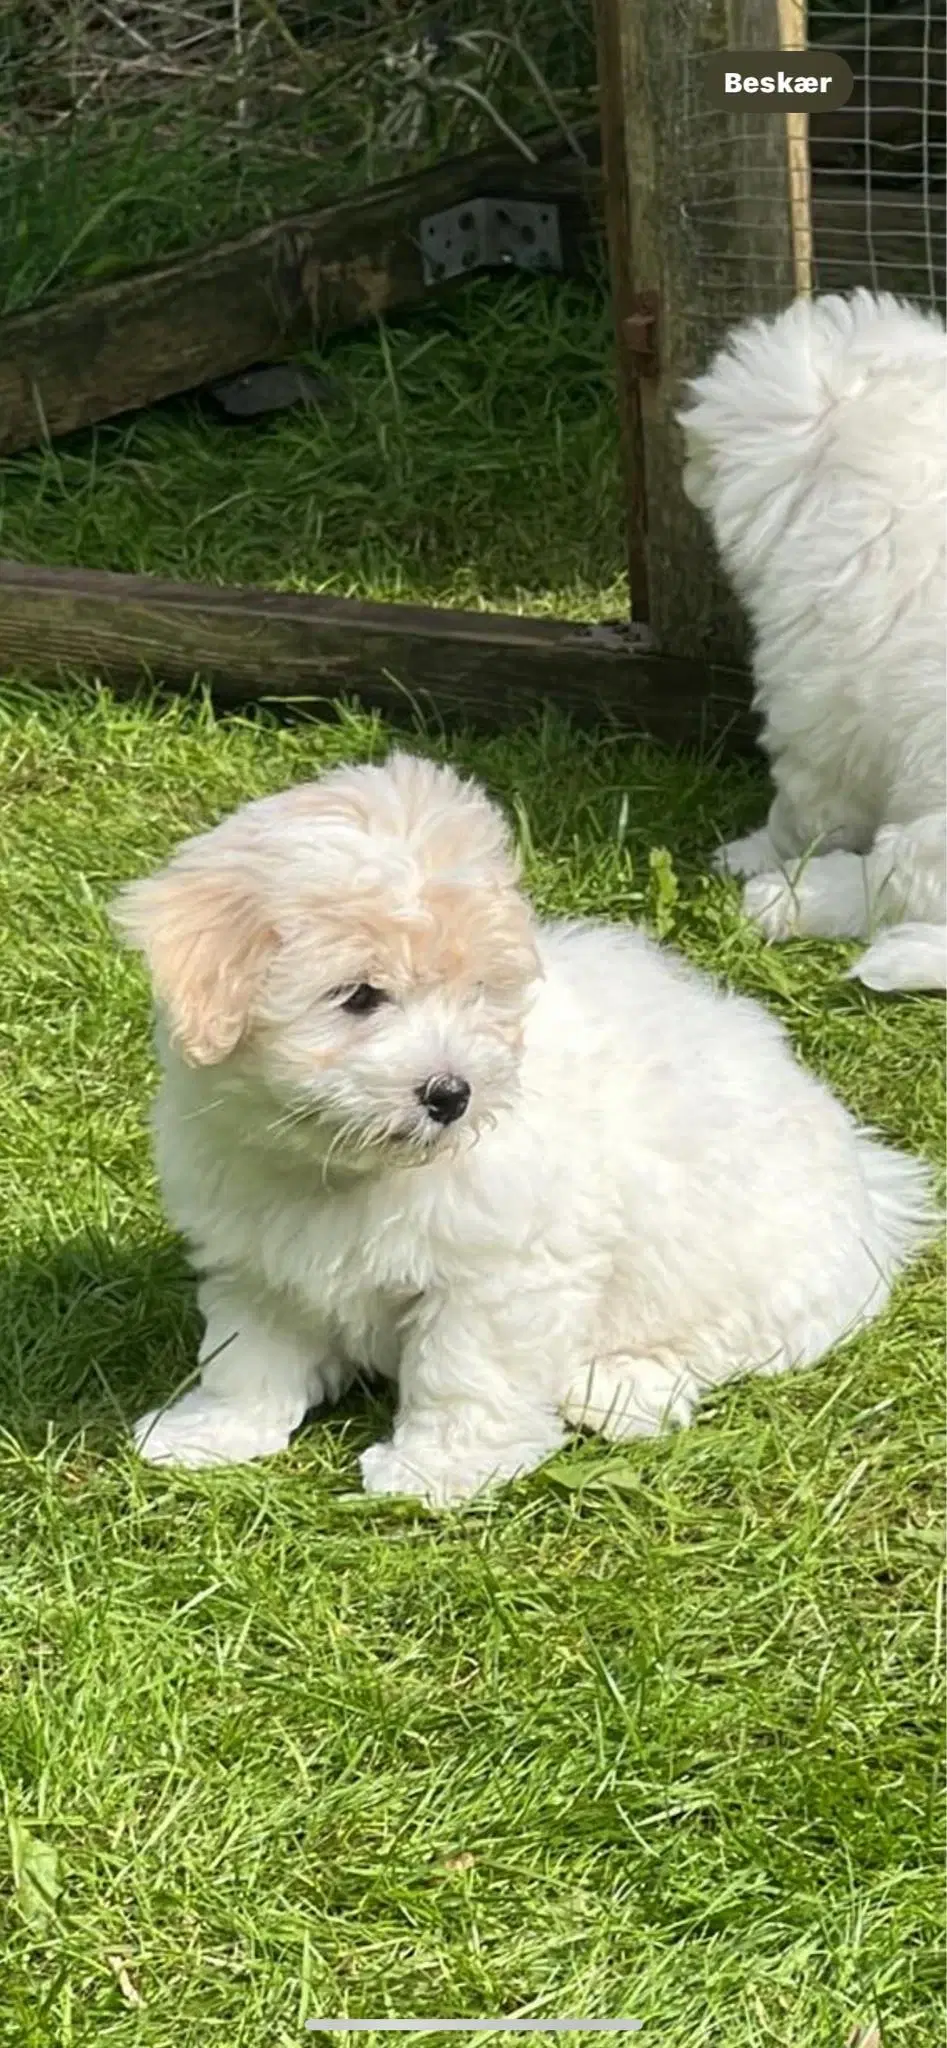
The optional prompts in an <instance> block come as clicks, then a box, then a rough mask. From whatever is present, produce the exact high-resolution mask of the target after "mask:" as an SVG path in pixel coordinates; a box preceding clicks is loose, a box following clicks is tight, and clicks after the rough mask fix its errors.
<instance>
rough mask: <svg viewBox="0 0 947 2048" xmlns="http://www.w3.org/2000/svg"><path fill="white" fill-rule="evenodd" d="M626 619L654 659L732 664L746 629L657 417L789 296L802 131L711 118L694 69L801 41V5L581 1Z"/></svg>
mask: <svg viewBox="0 0 947 2048" xmlns="http://www.w3.org/2000/svg"><path fill="white" fill-rule="evenodd" d="M596 6H597V27H598V46H599V74H600V91H601V103H602V150H603V168H604V176H605V209H606V219H607V225H608V237H609V254H610V264H611V273H612V288H613V295H614V301H615V317H616V329H617V345H618V372H619V392H620V411H621V428H622V442H623V466H624V472H625V486H626V499H627V504H628V533H629V548H628V553H629V572H630V578H631V590H632V615H633V617H634V618H636V619H637V620H638V621H639V622H642V623H647V624H648V626H649V627H650V630H651V634H652V636H653V639H654V642H655V644H656V646H657V647H659V648H660V649H661V650H662V651H664V652H667V653H671V652H673V653H675V654H679V655H687V656H689V657H692V658H695V659H702V660H708V661H722V662H726V663H728V664H736V665H739V664H743V663H745V662H746V661H747V659H748V652H749V650H748V643H747V634H746V627H745V623H744V620H743V616H742V613H741V612H740V608H739V606H738V605H737V603H736V600H735V599H734V597H733V595H732V593H731V592H730V590H729V588H728V586H727V583H726V581H725V579H724V577H723V575H722V573H721V570H720V568H719V565H718V563H717V561H716V557H715V553H714V549H713V544H712V542H711V540H710V536H709V533H708V530H707V527H706V524H705V522H704V520H703V519H702V518H701V516H700V515H699V514H698V513H696V512H695V511H694V510H693V508H692V506H691V505H690V504H689V503H688V501H687V499H686V498H685V496H684V492H683V489H682V484H681V470H682V451H681V438H680V431H679V429H678V428H677V426H676V425H675V421H674V414H675V412H676V410H677V408H678V406H679V405H680V403H681V398H682V386H683V383H684V380H685V379H686V378H687V377H688V376H691V375H693V374H694V373H695V372H697V371H699V370H701V369H703V368H704V367H705V366H706V364H707V363H708V361H709V359H710V357H711V355H712V353H713V351H714V349H715V348H716V347H717V345H718V344H719V342H720V341H721V340H722V338H723V336H724V335H725V333H726V332H727V330H728V329H729V328H730V327H731V326H733V325H734V323H735V322H736V321H738V320H742V319H745V318H747V317H748V316H750V315H752V314H754V313H769V312H775V311H778V310H779V309H780V308H781V307H782V306H784V305H786V304H788V302H789V301H790V299H792V298H793V297H794V295H795V293H796V291H797V290H800V289H803V290H804V289H807V288H808V283H809V278H810V262H809V250H810V246H811V245H810V240H809V192H808V176H807V171H808V160H807V150H806V144H805V132H804V126H803V127H801V126H800V123H801V122H802V123H804V118H805V117H804V116H801V115H798V114H786V113H782V112H779V111H775V110H774V111H770V110H769V109H767V108H766V106H765V103H761V102H759V101H758V100H756V99H753V100H745V101H744V100H741V101H736V102H735V103H734V108H733V110H732V111H730V110H729V109H728V110H727V111H723V110H717V109H715V108H714V107H713V106H712V105H711V104H710V103H709V102H708V100H707V98H706V96H705V86H704V67H703V65H702V63H701V61H700V60H701V58H702V57H703V56H704V55H706V54H707V53H708V52H710V51H712V50H725V49H730V50H741V49H742V50H750V49H758V50H771V51H774V50H777V49H780V48H784V49H789V48H792V47H798V46H799V45H800V44H801V43H802V42H803V40H804V11H803V8H802V4H801V0H596Z"/></svg>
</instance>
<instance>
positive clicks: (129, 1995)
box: [105, 1956, 145, 2005]
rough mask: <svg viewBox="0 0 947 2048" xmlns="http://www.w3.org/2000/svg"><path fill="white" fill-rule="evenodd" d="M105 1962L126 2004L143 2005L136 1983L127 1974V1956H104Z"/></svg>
mask: <svg viewBox="0 0 947 2048" xmlns="http://www.w3.org/2000/svg"><path fill="white" fill-rule="evenodd" d="M105 1960H106V1962H107V1963H108V1966H109V1969H110V1970H111V1972H112V1975H113V1977H114V1978H115V1982H116V1984H117V1985H118V1988H119V1990H120V1992H121V1994H122V1997H123V1998H124V2000H125V2004H126V2005H144V2002H145V2001H144V1999H143V1998H142V1995H141V1992H140V1991H139V1989H138V1986H137V1984H136V1983H135V1982H134V1980H133V1978H132V1977H131V1976H130V1975H129V1969H128V1957H127V1956H106V1959H105Z"/></svg>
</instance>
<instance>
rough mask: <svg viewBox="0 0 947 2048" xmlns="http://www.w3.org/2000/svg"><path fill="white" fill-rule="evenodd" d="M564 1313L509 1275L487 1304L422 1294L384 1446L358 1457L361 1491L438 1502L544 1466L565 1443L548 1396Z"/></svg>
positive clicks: (456, 1294) (458, 1296)
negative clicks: (527, 1294)
mask: <svg viewBox="0 0 947 2048" xmlns="http://www.w3.org/2000/svg"><path fill="white" fill-rule="evenodd" d="M561 1311H562V1304H561V1302H557V1301H549V1302H546V1301H544V1300H543V1299H542V1298H540V1299H539V1300H537V1299H536V1298H535V1297H534V1296H530V1297H529V1298H527V1299H524V1292H523V1286H522V1277H521V1276H517V1275H516V1274H514V1273H510V1274H509V1275H508V1276H507V1284H506V1287H505V1288H504V1289H503V1291H502V1293H501V1290H500V1287H499V1285H497V1283H496V1279H494V1284H493V1286H492V1287H491V1290H490V1299H489V1300H488V1301H482V1300H480V1301H475V1300H474V1299H473V1298H472V1297H470V1296H467V1297H466V1298H465V1295H464V1292H463V1290H458V1291H456V1292H453V1291H452V1292H451V1293H450V1294H447V1293H446V1292H445V1293H444V1294H443V1295H440V1296H439V1297H437V1298H436V1299H435V1298H433V1297H427V1298H426V1299H425V1301H424V1302H423V1303H422V1305H421V1307H420V1309H419V1310H418V1312H417V1315H416V1317H415V1320H414V1323H413V1326H412V1328H411V1330H410V1332H409V1334H408V1336H407V1338H406V1341H405V1345H404V1349H403V1351H402V1358H401V1370H400V1390H401V1395H400V1402H399V1407H398V1414H397V1418H396V1421H395V1427H394V1433H393V1435H392V1438H391V1441H390V1443H381V1444H373V1445H372V1447H371V1449H370V1450H368V1451H365V1452H364V1453H363V1455H362V1458H361V1461H360V1462H361V1468H362V1478H363V1480H364V1483H365V1491H366V1493H391V1494H402V1495H411V1496H413V1497H415V1498H419V1499H421V1500H427V1501H430V1502H432V1503H436V1504H444V1503H446V1502H448V1501H458V1500H466V1499H468V1498H469V1497H470V1496H471V1495H472V1494H475V1493H479V1492H480V1491H481V1490H482V1489H483V1488H484V1487H487V1486H490V1485H492V1484H495V1483H496V1482H498V1481H500V1480H504V1479H513V1478H515V1477H516V1476H517V1474H519V1473H523V1472H531V1471H533V1470H534V1468H535V1467H536V1466H537V1465H541V1464H542V1461H543V1459H544V1458H547V1457H548V1456H549V1454H550V1452H551V1451H554V1450H556V1449H557V1448H558V1446H559V1445H560V1444H561V1443H563V1442H564V1440H565V1431H564V1428H563V1425H562V1422H561V1421H560V1419H559V1416H558V1414H557V1412H556V1408H555V1401H554V1398H553V1397H552V1395H551V1392H550V1389H551V1387H552V1384H553V1374H554V1360H555V1359H556V1358H557V1357H559V1356H561V1352H562V1345H563V1331H562V1327H561V1323H562V1313H561Z"/></svg>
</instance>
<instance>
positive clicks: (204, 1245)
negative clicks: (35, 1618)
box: [116, 754, 934, 1501]
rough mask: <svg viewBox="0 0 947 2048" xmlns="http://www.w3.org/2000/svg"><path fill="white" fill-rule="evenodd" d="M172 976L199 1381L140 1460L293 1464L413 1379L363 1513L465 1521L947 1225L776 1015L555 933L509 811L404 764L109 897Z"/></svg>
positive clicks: (763, 1350) (650, 958) (816, 1336)
mask: <svg viewBox="0 0 947 2048" xmlns="http://www.w3.org/2000/svg"><path fill="white" fill-rule="evenodd" d="M116 916H117V920H118V922H119V924H120V926H121V928H122V929H123V930H124V933H125V934H126V936H127V937H128V938H129V939H130V940H131V941H132V943H133V944H135V945H137V946H138V947H139V948H140V949H141V950H142V952H143V953H144V954H145V957H146V959H147V961H148V964H149V967H150V970H151V976H152V981H153V985H154V990H155V994H156V997H157V1002H158V1007H159V1013H160V1018H161V1021H160V1024H159V1048H160V1057H161V1062H162V1065H163V1069H164V1078H163V1081H162V1085H161V1090H160V1094H159V1097H158V1103H157V1111H156V1117H155V1125H156V1132H157V1151H158V1164H159V1170H160V1175H161V1180H162V1184H163V1188H164V1194H165V1198H166V1201H167V1205H168V1209H169V1211H170V1214H171V1217H172V1218H173V1220H174V1222H175V1224H176V1225H177V1226H178V1227H179V1229H181V1230H182V1231H183V1232H184V1234H185V1236H186V1238H187V1239H188V1241H189V1244H190V1248H191V1253H192V1257H193V1261H194V1264H195V1266H196V1268H197V1270H198V1272H199V1273H200V1275H201V1285H200V1306H201V1309H202V1311H203V1315H204V1318H205V1323H206V1335H205V1338H204V1342H203V1346H202V1349H201V1363H202V1373H201V1379H200V1384H199V1386H198V1387H197V1388H196V1389H195V1390H194V1391H192V1392H189V1393H186V1394H185V1395H184V1396H183V1398H181V1399H180V1400H178V1401H177V1402H176V1403H175V1404H174V1406H173V1407H171V1408H170V1409H169V1410H167V1411H166V1412H158V1413H156V1414H152V1415H147V1416H145V1418H144V1419H143V1421H142V1422H141V1423H140V1424H139V1425H138V1431H137V1440H138V1443H139V1445H140V1447H141V1449H142V1451H143V1453H144V1455H145V1456H146V1457H148V1458H151V1459H154V1460H161V1461H165V1462H169V1463H179V1464H186V1465H203V1464H208V1463H212V1462H216V1461H225V1460H231V1459H245V1458H253V1457H258V1456H260V1455H262V1454H263V1453H265V1452H268V1451H276V1450H279V1449H280V1448H281V1447H282V1446H283V1445H285V1444H286V1443H288V1441H289V1438H290V1434H291V1432H292V1431H293V1430H294V1429H295V1428H296V1427H297V1425H298V1424H299V1423H300V1422H301V1421H302V1419H303V1417H304V1415H305V1414H306V1411H307V1409H309V1408H310V1407H311V1406H313V1405H314V1404H315V1403H317V1402H320V1401H322V1400H324V1399H326V1398H329V1399H334V1398H335V1397H336V1396H337V1395H338V1394H339V1392H340V1391H341V1390H342V1389H343V1388H344V1387H345V1386H346V1385H347V1384H348V1383H349V1382H350V1381H351V1380H352V1378H353V1377H354V1375H355V1373H356V1371H357V1369H358V1368H359V1367H361V1368H363V1369H368V1370H370V1371H374V1372H377V1373H380V1374H382V1375H384V1376H386V1377H387V1378H390V1379H392V1380H396V1381H397V1383H398V1389H399V1395H398V1400H399V1405H398V1415H397V1421H396V1423H395V1428H394V1435H393V1438H392V1441H391V1442H390V1443H381V1444H376V1445H375V1446H374V1448H373V1449H371V1450H369V1451H367V1452H366V1453H365V1456H364V1457H363V1459H362V1472H363V1475H364V1480H365V1484H366V1487H367V1488H368V1489H369V1491H370V1492H373V1493H411V1494H420V1495H423V1496H425V1497H427V1498H429V1499H431V1500H439V1501H442V1500H453V1499H461V1498H463V1497H464V1496H465V1495H468V1494H471V1493H473V1492H474V1491H476V1490H477V1489H478V1488H479V1487H481V1486H482V1485H484V1484H485V1483H486V1482H488V1481H489V1480H491V1479H494V1478H507V1477H510V1476H511V1475H512V1474H513V1473H516V1472H522V1471H527V1470H529V1469H530V1467H532V1466H535V1465H537V1464H539V1462H540V1461H541V1460H542V1459H543V1458H544V1457H545V1456H546V1455H547V1453H548V1452H550V1451H551V1450H553V1449H554V1447H555V1446H556V1445H557V1444H559V1443H560V1442H561V1441H562V1440H563V1436H564V1424H565V1423H567V1422H571V1423H574V1424H584V1425H587V1426H588V1427H591V1428H594V1429H598V1430H601V1432H602V1433H603V1435H605V1436H606V1437H610V1438H622V1437H630V1436H638V1435H649V1434H651V1433H653V1432H654V1431H656V1430H657V1429H658V1428H659V1427H660V1425H661V1423H662V1422H663V1421H664V1419H665V1418H670V1419H672V1420H677V1421H685V1420H686V1419H687V1418H688V1417H689V1416H690V1414H691V1412H692V1410H693V1408H694V1406H695V1403H696V1402H697V1401H698V1400H699V1398H700V1395H701V1394H702V1392H703V1391H704V1390H705V1388H707V1387H712V1386H714V1385H716V1384H717V1383H718V1382H720V1381H722V1380H726V1379H728V1378H730V1377H731V1376H732V1375H733V1374H737V1373H743V1372H746V1371H749V1370H752V1369H755V1370H757V1371H759V1372H765V1373H776V1372H781V1371H782V1370H783V1369H784V1368H785V1367H788V1366H792V1365H802V1364H805V1363H806V1362H807V1361H809V1360H813V1359H816V1358H819V1357H820V1356H821V1355H822V1353H823V1352H825V1351H826V1350H828V1349H829V1347H830V1346H831V1345H833V1344H835V1343H838V1342H839V1341H840V1340H841V1339H842V1338H844V1337H846V1336H847V1335H848V1334H849V1333H850V1332H851V1331H853V1330H856V1329H857V1328H858V1327H859V1325H860V1324H862V1323H864V1322H865V1321H866V1320H867V1319H868V1318H869V1317H871V1316H874V1315H876V1314H877V1312H878V1310H879V1309H880V1308H881V1307H882V1305H883V1303H884V1301H885V1300H886V1298H887V1295H888V1291H889V1287H890V1283H891V1280H892V1278H893V1275H894V1273H895V1272H896V1270H897V1268H898V1266H899V1265H900V1264H901V1263H902V1261H903V1260H904V1259H906V1258H907V1257H908V1256H909V1254H910V1253H911V1252H912V1251H913V1250H914V1249H915V1248H916V1247H917V1246H919V1245H920V1244H921V1243H922V1242H923V1241H924V1240H925V1239H926V1238H927V1237H928V1236H929V1235H930V1233H931V1231H932V1229H933V1227H934V1222H933V1212H932V1208H931V1205H930V1200H929V1192H928V1176H927V1172H926V1170H925V1168H924V1167H923V1166H922V1165H921V1164H920V1163H919V1162H917V1161H915V1160H913V1159H909V1158H906V1157H905V1156H903V1155H902V1154H900V1153H898V1152H894V1151H888V1150H886V1149H885V1148H884V1147H883V1146H882V1145H880V1144H878V1143H876V1142H875V1140H874V1139H873V1138H871V1137H870V1136H869V1135H868V1134H867V1133H866V1132H864V1131H862V1130H859V1129H858V1127H857V1126H856V1125H855V1123H854V1122H853V1121H852V1118H851V1117H850V1116H849V1115H848V1114H847V1112H846V1111H845V1110H844V1109H843V1108H841V1106H840V1105H839V1104H838V1103H837V1102H836V1101H835V1100H834V1099H833V1097H832V1096H831V1095H830V1094H829V1093H828V1091H827V1089H825V1088H823V1087H822V1086H821V1085H820V1083H819V1082H818V1081H816V1080H814V1079H812V1077H811V1076H810V1075H808V1074H807V1073H805V1072H803V1070H802V1069H801V1068H800V1067H799V1066H797V1064H796V1061H795V1059H794V1058H793V1055H792V1052H791V1050H790V1048H789V1046H788V1044H787V1042H786V1039H785V1037H784V1034H783V1032H782V1030H781V1029H780V1027H779V1026H778V1025H777V1024H776V1023H775V1022H774V1021H773V1019H772V1018H771V1017H769V1016H768V1015H767V1014H766V1012H765V1011H763V1010H761V1009H759V1008H757V1007H756V1005H754V1004H753V1003H750V1002H747V1001H744V1000H743V999H741V998H740V997H737V996H734V995H730V994H727V993H725V992H723V991H721V990H718V989H717V988H715V987H714V986H712V984H711V983H710V982H708V981H706V980H703V979H701V978H700V977H699V976H698V975H697V974H695V973H694V972H692V971H691V970H690V969H689V968H688V967H687V966H686V965H684V964H683V963H682V962H681V961H680V960H679V959H677V958H675V957H674V956H673V955H671V954H668V953H665V952H663V951H662V950H660V949H659V948H658V947H657V946H654V945H652V944H651V943H650V942H649V941H648V940H647V939H645V938H643V937H642V936H641V935H640V934H639V933H637V932H634V931H628V930H624V929H622V928H620V927H615V926H605V925H566V924H545V925H544V924H539V923H537V922H536V921H535V920H534V918H533V915H532V913H531V911H530V908H529V906H528V904H527V902H526V901H525V899H524V897H523V896H522V895H521V893H520V891H519V889H518V887H517V883H516V874H515V867H514V861H513V857H512V854H511V850H510V846H509V842H508V839H507V833H506V829H505V826H504V823H503V820H502V818H501V816H500V813H499V812H498V811H497V809H496V808H495V807H494V805H493V804H491V803H490V802H489V801H488V799H487V797H486V796H485V795H484V794H483V792H482V791H481V790H480V789H479V788H477V787H476V786H475V785H473V784H470V783H464V782H461V781H460V780H459V778H458V777H457V776H456V775H454V774H453V773H452V772H451V771H450V770H449V769H446V768H438V767H434V766H432V765H431V764H430V763H428V762H426V761H423V760H416V759H413V758H411V757H410V756H406V755H397V754H396V755H394V756H393V757H392V758H391V759H390V760H389V762H388V763H387V765H386V766H384V767H351V768H341V769H338V770H336V771H335V772H334V773H332V774H329V775H327V776H325V777H324V779H323V780H321V781H319V782H316V783H312V784H309V785H304V786H301V787H299V788H296V789H291V790H288V791H287V792H286V793H285V794H284V795H281V796H276V797H268V798H266V799H264V800H263V801H262V802H258V803H252V804H249V805H247V807H246V808H245V809H243V810H241V811H239V812H237V814H236V815H235V816H234V817H231V818H228V819H227V820H226V821H225V822H224V823H223V824H221V825H218V826H217V827H216V829H215V830H214V831H211V832H208V833H207V834H206V835H204V836H203V837H201V838H198V839H192V840H190V841H189V842H188V843H187V844H186V845H185V846H183V847H182V848H181V849H180V851H179V852H178V853H177V854H176V855H175V857H174V858H173V859H172V861H171V862H170V865H169V866H168V867H167V868H165V869H164V870H163V872H161V873H159V874H158V875H156V876H154V877H152V878H151V879H149V880H145V881H140V882H135V883H132V884H131V885H130V886H129V887H128V888H126V889H125V890H124V892H123V893H122V895H121V897H120V898H119V902H118V905H117V907H116Z"/></svg>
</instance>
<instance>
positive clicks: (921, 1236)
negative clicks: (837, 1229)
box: [858, 1131, 944, 1282]
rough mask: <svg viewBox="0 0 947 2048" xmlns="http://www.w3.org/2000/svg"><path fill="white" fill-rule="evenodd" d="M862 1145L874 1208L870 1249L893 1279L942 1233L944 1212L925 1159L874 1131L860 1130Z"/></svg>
mask: <svg viewBox="0 0 947 2048" xmlns="http://www.w3.org/2000/svg"><path fill="white" fill-rule="evenodd" d="M858 1151H859V1163H860V1165H861V1170H862V1176H863V1179H864V1184H865V1189H866V1192H867V1195H868V1205H869V1210H870V1214H871V1222H870V1225H869V1229H868V1232H867V1235H866V1242H865V1249H866V1251H867V1252H868V1255H869V1257H870V1259H871V1261H872V1264H873V1265H874V1267H875V1269H876V1271H877V1272H878V1275H879V1277H880V1278H882V1279H883V1280H884V1281H885V1282H889V1281H891V1280H893V1278H894V1276H895V1274H896V1273H897V1271H898V1269H899V1268H900V1267H901V1266H904V1265H906V1264H907V1262H908V1260H909V1259H912V1258H913V1257H914V1256H915V1254H916V1253H917V1252H920V1251H923V1250H924V1248H925V1246H927V1245H931V1244H933V1243H934V1241H935V1239H936V1238H938V1237H939V1236H940V1234H941V1232H942V1231H943V1228H944V1215H943V1211H942V1209H941V1207H940V1205H939V1203H938V1201H937V1199H936V1195H935V1191H934V1176H933V1174H932V1172H931V1169H930V1167H929V1166H928V1165H927V1164H926V1162H925V1161H924V1160H923V1159H914V1158H912V1157H911V1155H910V1154H909V1153H907V1152H896V1151H895V1150H894V1149H893V1148H892V1147H891V1146H888V1145H882V1144H881V1143H879V1140H878V1139H877V1138H876V1137H874V1136H873V1134H872V1133H871V1132H870V1131H859V1133H858Z"/></svg>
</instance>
